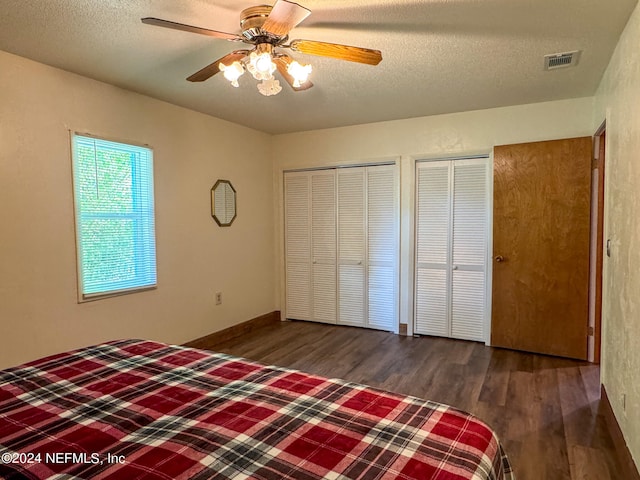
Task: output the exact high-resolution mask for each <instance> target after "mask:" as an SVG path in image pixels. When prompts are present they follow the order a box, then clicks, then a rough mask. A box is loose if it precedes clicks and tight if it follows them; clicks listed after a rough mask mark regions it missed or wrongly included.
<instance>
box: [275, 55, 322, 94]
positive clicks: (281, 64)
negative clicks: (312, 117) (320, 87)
mask: <svg viewBox="0 0 640 480" xmlns="http://www.w3.org/2000/svg"><path fill="white" fill-rule="evenodd" d="M273 61H274V63H275V64H276V68H277V69H278V72H279V73H280V75H282V77H283V78H284V79H285V80H286V81H287V83H288V84H289V85H290V86H291V88H293V89H294V90H295V91H296V92H300V91H302V90H307V89H309V88H311V87H313V83H311V81H310V80H307V81H306V82H304V83H302V84H301V85H300V86H299V87H294V86H293V82H294V79H293V77H292V76H291V75H290V74H289V72H288V71H287V67H288V66H289V64H290V63H291V62H292V61H293V59H292V58H291V57H290V56H288V55H279V56H277V57H275V58H274V59H273Z"/></svg>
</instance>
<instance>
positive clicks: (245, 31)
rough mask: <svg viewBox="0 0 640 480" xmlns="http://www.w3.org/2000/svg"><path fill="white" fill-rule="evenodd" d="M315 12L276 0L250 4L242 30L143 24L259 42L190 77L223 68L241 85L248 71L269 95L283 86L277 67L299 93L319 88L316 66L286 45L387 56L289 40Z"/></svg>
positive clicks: (342, 56) (372, 58)
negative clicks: (314, 79) (292, 54)
mask: <svg viewBox="0 0 640 480" xmlns="http://www.w3.org/2000/svg"><path fill="white" fill-rule="evenodd" d="M309 14H311V11H310V10H308V9H307V8H305V7H303V6H301V5H298V4H297V3H293V2H290V1H288V0H276V3H275V4H274V5H273V6H270V5H258V6H255V7H250V8H246V9H244V10H242V12H241V13H240V28H241V34H234V33H225V32H219V31H216V30H209V29H207V28H200V27H194V26H192V25H185V24H183V23H176V22H171V21H169V20H162V19H160V18H154V17H146V18H143V19H142V22H143V23H146V24H148V25H156V26H158V27H166V28H173V29H175V30H182V31H185V32H191V33H199V34H201V35H208V36H210V37H214V38H220V39H223V40H229V41H231V42H243V43H247V44H249V45H253V46H254V47H253V48H251V49H245V50H235V51H233V52H231V53H229V54H227V55H225V56H223V57H222V58H219V59H218V60H216V61H215V62H213V63H211V64H209V65H207V66H206V67H204V68H203V69H201V70H199V71H198V72H196V73H194V74H193V75H191V76H190V77H188V78H187V80H189V81H190V82H202V81H204V80H207V79H209V78H211V77H212V76H214V75H215V74H216V73H218V72H223V75H224V76H225V78H226V79H227V80H229V81H230V82H231V84H232V85H233V86H234V87H237V86H239V84H238V78H239V77H240V76H241V75H242V74H244V72H245V71H248V72H249V73H250V74H251V75H252V76H253V77H254V78H255V79H256V80H258V81H259V82H260V83H259V84H258V90H259V91H260V93H262V94H263V95H266V96H269V95H275V94H277V93H279V92H280V90H282V87H281V86H280V82H279V81H278V80H277V79H275V78H274V76H273V73H274V72H275V71H276V70H277V71H278V72H279V73H280V75H281V76H282V77H283V78H284V79H285V80H286V82H287V83H288V84H289V85H290V86H291V88H293V90H295V91H301V90H306V89H308V88H310V87H312V86H313V84H312V83H311V81H309V74H310V73H311V65H302V64H300V63H298V62H297V61H296V60H294V59H293V58H291V57H290V56H289V55H287V54H286V53H283V52H282V51H281V50H280V49H283V48H288V49H290V50H293V51H294V52H300V53H304V54H309V55H318V56H321V57H330V58H336V59H339V60H348V61H351V62H358V63H364V64H368V65H377V64H378V63H380V61H381V60H382V54H381V53H380V51H378V50H371V49H368V48H361V47H352V46H349V45H340V44H335V43H326V42H316V41H313V40H291V41H289V32H290V31H291V29H293V28H294V27H295V26H296V25H298V24H300V23H301V22H302V21H303V20H304V19H305V18H307V17H308V16H309ZM287 42H289V43H287Z"/></svg>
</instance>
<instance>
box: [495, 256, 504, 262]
mask: <svg viewBox="0 0 640 480" xmlns="http://www.w3.org/2000/svg"><path fill="white" fill-rule="evenodd" d="M496 262H498V263H500V262H504V257H503V256H502V255H496Z"/></svg>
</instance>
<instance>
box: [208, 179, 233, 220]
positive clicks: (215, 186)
mask: <svg viewBox="0 0 640 480" xmlns="http://www.w3.org/2000/svg"><path fill="white" fill-rule="evenodd" d="M220 185H229V187H231V190H232V191H233V208H234V212H233V217H232V218H231V220H229V221H228V222H222V221H221V219H219V218H218V217H217V216H216V208H215V206H216V202H215V193H216V189H217V188H218V187H219V186H220ZM211 216H212V217H213V219H214V220H215V221H216V223H217V224H218V226H220V227H230V226H231V224H232V223H233V221H234V220H235V219H236V217H237V216H238V202H237V192H236V189H235V188H233V185H231V182H230V181H229V180H222V179H219V180H218V181H216V183H215V184H214V185H213V187H211ZM223 220H224V219H223Z"/></svg>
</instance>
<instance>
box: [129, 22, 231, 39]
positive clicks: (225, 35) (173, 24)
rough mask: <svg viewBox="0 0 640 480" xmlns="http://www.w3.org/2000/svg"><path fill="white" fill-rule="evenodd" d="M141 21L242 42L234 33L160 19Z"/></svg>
mask: <svg viewBox="0 0 640 480" xmlns="http://www.w3.org/2000/svg"><path fill="white" fill-rule="evenodd" d="M141 20H142V23H146V24H147V25H155V26H156V27H165V28H173V29H174V30H182V31H183V32H191V33H199V34H200V35H208V36H209V37H215V38H222V39H224V40H230V41H232V42H241V41H243V38H242V37H241V36H240V35H236V34H235V33H225V32H218V31H216V30H209V29H208V28H200V27H194V26H193V25H185V24H184V23H177V22H170V21H169V20H162V19H161V18H154V17H145V18H142V19H141Z"/></svg>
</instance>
